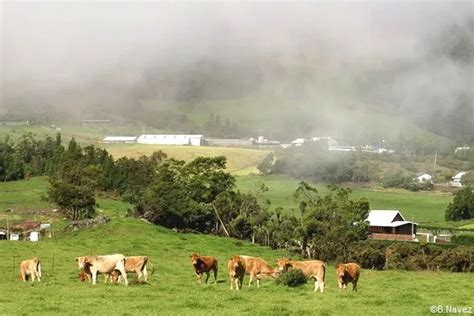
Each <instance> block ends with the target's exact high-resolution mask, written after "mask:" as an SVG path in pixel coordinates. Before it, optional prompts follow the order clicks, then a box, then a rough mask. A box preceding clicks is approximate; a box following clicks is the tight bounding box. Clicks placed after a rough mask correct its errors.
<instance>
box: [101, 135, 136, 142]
mask: <svg viewBox="0 0 474 316" xmlns="http://www.w3.org/2000/svg"><path fill="white" fill-rule="evenodd" d="M136 142H137V136H106V137H105V138H104V139H103V140H102V143H104V144H133V143H136Z"/></svg>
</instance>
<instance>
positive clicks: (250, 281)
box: [249, 273, 254, 287]
mask: <svg viewBox="0 0 474 316" xmlns="http://www.w3.org/2000/svg"><path fill="white" fill-rule="evenodd" d="M253 278H254V275H253V273H250V278H249V287H250V286H251V285H252V282H253Z"/></svg>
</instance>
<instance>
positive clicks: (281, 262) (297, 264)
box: [278, 259, 326, 293]
mask: <svg viewBox="0 0 474 316" xmlns="http://www.w3.org/2000/svg"><path fill="white" fill-rule="evenodd" d="M278 267H279V270H280V271H288V269H299V270H301V271H302V272H303V274H304V275H305V276H306V277H307V278H308V279H313V280H314V292H317V291H318V289H319V290H320V291H321V293H323V291H324V280H325V278H326V264H325V263H324V262H323V261H321V260H306V261H294V260H289V259H278Z"/></svg>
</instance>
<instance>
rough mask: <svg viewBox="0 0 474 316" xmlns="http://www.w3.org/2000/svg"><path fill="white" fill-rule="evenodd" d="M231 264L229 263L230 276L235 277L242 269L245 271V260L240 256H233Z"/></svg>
mask: <svg viewBox="0 0 474 316" xmlns="http://www.w3.org/2000/svg"><path fill="white" fill-rule="evenodd" d="M229 261H230V263H229V268H230V271H229V272H230V274H231V276H235V275H236V274H237V271H239V270H240V269H243V262H242V261H243V259H242V258H241V257H240V256H232V257H230V260H229Z"/></svg>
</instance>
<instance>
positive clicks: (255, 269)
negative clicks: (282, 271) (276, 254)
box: [240, 256, 278, 287]
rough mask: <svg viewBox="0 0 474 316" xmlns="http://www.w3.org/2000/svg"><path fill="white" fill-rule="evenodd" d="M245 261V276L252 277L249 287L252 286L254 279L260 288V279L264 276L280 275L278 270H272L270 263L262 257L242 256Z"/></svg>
mask: <svg viewBox="0 0 474 316" xmlns="http://www.w3.org/2000/svg"><path fill="white" fill-rule="evenodd" d="M240 257H241V258H243V259H244V260H245V274H249V275H250V280H249V286H250V285H252V282H253V279H254V278H256V279H257V287H260V279H261V278H262V276H271V277H273V278H274V277H275V276H276V274H277V273H278V270H277V269H274V268H272V267H271V266H270V265H269V264H268V263H266V262H265V260H263V259H262V258H260V257H250V256H240Z"/></svg>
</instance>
